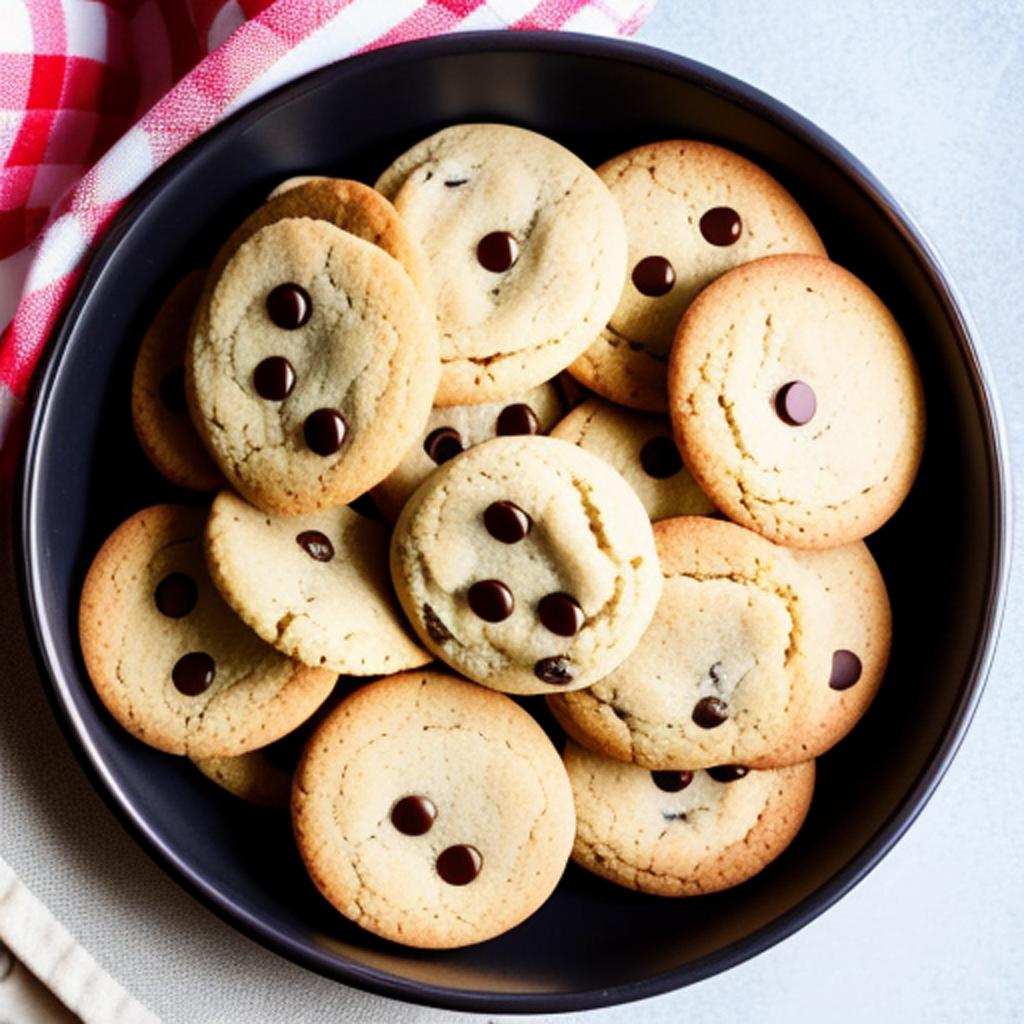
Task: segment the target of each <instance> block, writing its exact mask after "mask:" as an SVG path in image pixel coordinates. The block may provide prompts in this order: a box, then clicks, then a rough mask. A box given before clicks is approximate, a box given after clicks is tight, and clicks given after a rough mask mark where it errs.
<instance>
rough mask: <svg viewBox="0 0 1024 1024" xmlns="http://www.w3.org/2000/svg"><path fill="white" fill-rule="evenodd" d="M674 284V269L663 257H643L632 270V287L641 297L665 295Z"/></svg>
mask: <svg viewBox="0 0 1024 1024" xmlns="http://www.w3.org/2000/svg"><path fill="white" fill-rule="evenodd" d="M675 283H676V272H675V268H674V267H673V266H672V264H671V263H669V261H668V260H667V259H665V257H664V256H645V257H644V258H643V259H642V260H641V261H640V262H639V263H638V264H637V265H636V266H635V267H634V268H633V285H634V287H635V288H636V290H637V291H638V292H640V294H641V295H650V296H652V297H655V298H656V297H657V296H659V295H667V294H668V293H669V292H670V291H672V285H674V284H675Z"/></svg>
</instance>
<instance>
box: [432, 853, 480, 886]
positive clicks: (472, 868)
mask: <svg viewBox="0 0 1024 1024" xmlns="http://www.w3.org/2000/svg"><path fill="white" fill-rule="evenodd" d="M483 866H484V859H483V857H481V856H480V851H479V850H478V849H477V848H476V847H475V846H461V845H460V846H449V847H448V849H447V850H442V852H441V855H440V856H439V857H438V858H437V873H438V874H439V875H440V876H441V877H442V878H443V879H444V880H445V881H446V882H447V883H448V884H449V885H468V884H469V883H470V882H472V881H473V879H474V878H476V876H477V875H479V874H480V869H481V868H482V867H483Z"/></svg>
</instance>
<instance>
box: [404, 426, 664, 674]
mask: <svg viewBox="0 0 1024 1024" xmlns="http://www.w3.org/2000/svg"><path fill="white" fill-rule="evenodd" d="M391 575H392V579H393V580H394V583H395V590H396V592H397V593H398V599H399V601H401V603H402V607H403V609H404V610H405V613H406V615H407V616H408V617H409V619H410V621H411V622H412V624H413V626H414V627H415V629H416V632H417V633H418V634H419V636H420V639H421V640H422V641H423V642H424V644H425V645H426V646H427V647H428V648H430V650H432V651H433V652H434V653H435V654H437V656H438V657H439V658H441V659H442V660H443V661H445V662H447V663H448V664H449V665H451V666H452V667H453V668H455V669H457V670H458V671H459V672H461V673H462V674H463V675H466V676H468V677H469V678H470V679H474V680H476V681H477V682H479V683H482V684H483V685H485V686H489V687H492V688H494V689H496V690H504V691H506V692H508V693H519V694H530V693H550V692H551V691H552V690H575V689H579V688H580V687H584V686H589V685H591V684H592V683H594V682H596V681H597V680H598V679H601V678H602V677H603V676H605V675H606V674H607V673H609V672H611V671H612V670H613V669H614V668H615V667H616V666H617V665H618V664H619V663H620V662H621V661H622V660H623V659H624V658H625V657H626V656H627V655H628V654H629V652H630V651H631V650H632V649H633V648H634V647H635V646H636V644H637V641H638V640H639V639H640V637H641V635H642V634H643V631H644V630H645V629H646V628H647V624H648V623H649V622H650V619H651V616H652V615H653V614H654V609H655V606H656V605H657V602H658V595H659V594H660V592H661V573H660V572H659V569H658V558H657V554H656V553H655V550H654V540H653V537H652V533H651V526H650V522H649V520H648V518H647V513H646V512H645V511H644V507H643V505H641V504H640V500H639V499H638V498H637V497H636V495H635V494H634V493H633V492H632V490H630V488H629V485H628V484H626V482H625V481H624V480H623V479H622V477H620V476H619V475H618V474H617V473H616V472H615V471H614V470H613V469H612V468H611V467H610V466H609V465H608V464H607V463H606V462H604V461H603V460H601V459H599V458H597V456H595V455H591V454H590V453H589V452H585V451H583V449H582V448H577V447H576V446H575V445H571V444H568V443H567V442H565V441H559V440H556V439H554V438H550V437H531V436H527V437H499V438H495V439H494V440H492V441H485V442H484V443H483V444H479V445H477V446H476V447H475V448H471V449H470V450H469V451H467V452H464V453H463V454H462V455H460V456H459V457H458V458H457V459H452V460H451V461H450V462H446V463H445V464H444V465H443V466H440V467H438V469H437V470H436V471H435V472H434V473H432V474H431V476H430V477H428V478H427V480H426V481H424V483H423V484H422V486H421V487H420V488H419V490H417V491H416V493H415V494H414V495H413V496H412V497H411V498H410V499H409V501H408V502H407V503H406V505H405V508H404V509H403V510H402V514H401V516H400V517H399V520H398V523H397V525H396V526H395V531H394V534H393V535H392V539H391Z"/></svg>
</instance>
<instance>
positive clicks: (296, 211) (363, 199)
mask: <svg viewBox="0 0 1024 1024" xmlns="http://www.w3.org/2000/svg"><path fill="white" fill-rule="evenodd" d="M296 217H309V218H312V219H313V220H322V221H326V222H327V223H328V224H333V225H334V226H335V227H338V228H341V229H342V231H347V232H348V233H349V234H352V235H355V236H356V237H357V238H361V239H362V240H363V241H364V242H370V243H371V244H372V245H375V246H377V247H378V248H379V249H382V250H383V251H384V252H386V253H387V254H388V255H389V256H393V257H394V258H395V259H396V260H397V261H398V262H399V263H401V265H402V268H403V269H404V270H405V272H406V273H407V274H408V275H409V277H410V278H412V282H413V284H415V285H416V288H417V290H418V291H419V292H420V294H421V295H422V296H424V297H429V296H430V295H431V294H432V285H431V283H430V271H429V269H428V267H427V263H426V260H425V258H424V256H423V251H422V249H420V247H419V245H418V243H417V242H416V241H415V240H414V239H413V237H412V235H411V234H410V233H409V231H408V229H407V228H406V226H405V224H404V223H403V221H402V218H401V217H399V215H398V212H397V211H396V210H395V208H394V207H393V206H392V205H391V203H389V202H388V201H387V200H386V199H385V198H384V197H383V196H382V195H381V194H380V193H379V192H377V191H376V190H375V189H372V188H370V186H369V185H364V184H363V183H362V182H359V181H351V180H349V179H347V178H322V177H314V176H308V175H304V176H301V177H295V178H289V179H288V180H287V181H283V182H281V184H280V185H278V186H277V188H275V189H274V191H273V192H271V193H270V195H269V196H267V199H266V202H264V204H263V205H262V206H260V207H258V208H257V209H256V210H255V211H253V213H251V214H250V215H249V216H248V217H247V218H246V219H245V220H244V221H243V222H242V223H241V224H240V225H239V226H238V227H237V228H236V229H235V231H234V232H233V233H232V234H231V236H230V237H229V238H228V240H227V242H225V243H224V245H223V246H221V248H220V251H219V252H218V253H217V256H216V258H215V259H214V262H213V265H212V266H211V268H210V274H211V280H216V278H217V277H218V276H219V275H220V274H221V273H222V271H223V269H224V267H225V266H226V265H227V263H228V261H229V260H230V259H231V257H232V256H233V255H234V254H235V253H236V252H237V251H238V248H239V246H241V245H242V243H243V242H245V241H246V240H248V239H250V238H252V236H253V235H255V234H256V233H257V232H258V231H260V230H261V229H262V228H265V227H267V225H269V224H274V223H276V222H277V221H279V220H287V219H292V218H296Z"/></svg>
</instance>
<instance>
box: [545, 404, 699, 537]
mask: <svg viewBox="0 0 1024 1024" xmlns="http://www.w3.org/2000/svg"><path fill="white" fill-rule="evenodd" d="M551 436H552V437H558V438H561V439H562V440H563V441H568V442H569V443H570V444H576V445H579V446H580V447H581V448H583V449H584V450H586V451H588V452H593V453H594V454H595V455H598V456H600V457H601V458H602V459H604V460H605V462H607V463H609V464H610V465H612V466H614V467H615V469H616V470H617V471H618V472H619V473H621V474H622V478H623V480H625V481H626V483H627V484H629V485H630V487H632V488H633V490H634V491H636V494H637V497H638V498H639V499H640V500H641V501H642V502H643V505H644V508H645V509H647V514H648V515H649V516H650V517H651V521H652V522H654V521H656V520H658V519H670V518H672V517H673V516H704V515H713V514H714V512H715V506H714V505H712V504H711V502H710V501H709V500H708V497H707V495H705V494H704V492H703V491H702V490H701V489H700V488H699V487H698V486H697V484H696V483H695V482H694V479H693V477H692V476H690V474H689V473H688V472H687V470H686V467H685V466H684V465H683V460H682V458H681V457H680V455H679V449H678V448H677V447H676V443H675V440H674V439H673V437H672V424H671V422H670V421H669V419H668V417H666V416H657V415H651V414H649V413H643V412H635V411H634V410H632V409H623V408H622V407H621V406H617V405H612V404H611V403H610V402H605V401H604V400H603V399H600V398H591V399H589V400H588V401H586V402H584V403H583V404H582V405H580V406H578V407H577V408H575V409H573V411H572V412H571V413H569V415H568V416H566V417H565V419H563V420H562V421H561V422H559V423H558V424H557V425H556V426H555V427H554V429H553V430H552V431H551Z"/></svg>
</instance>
